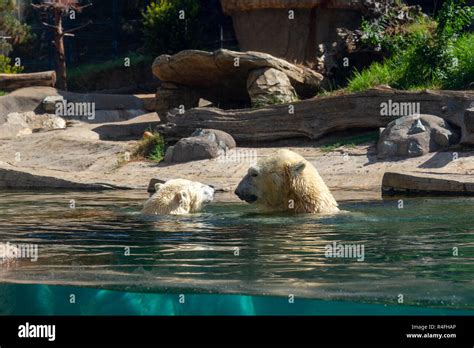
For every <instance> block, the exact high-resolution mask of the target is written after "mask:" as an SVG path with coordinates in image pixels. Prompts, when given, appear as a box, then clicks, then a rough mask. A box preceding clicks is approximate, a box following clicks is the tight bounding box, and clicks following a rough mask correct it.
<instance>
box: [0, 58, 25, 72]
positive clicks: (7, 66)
mask: <svg viewBox="0 0 474 348" xmlns="http://www.w3.org/2000/svg"><path fill="white" fill-rule="evenodd" d="M22 71H23V67H22V66H16V65H13V64H12V60H11V59H10V58H8V57H6V56H3V55H1V54H0V74H19V73H21V72H22Z"/></svg>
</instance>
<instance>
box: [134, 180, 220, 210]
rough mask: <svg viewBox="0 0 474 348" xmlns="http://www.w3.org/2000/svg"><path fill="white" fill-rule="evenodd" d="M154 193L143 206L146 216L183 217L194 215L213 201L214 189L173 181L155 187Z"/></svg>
mask: <svg viewBox="0 0 474 348" xmlns="http://www.w3.org/2000/svg"><path fill="white" fill-rule="evenodd" d="M155 189H156V193H155V194H154V195H153V196H151V197H150V198H149V199H148V200H147V201H146V202H145V204H144V205H143V210H142V213H143V214H146V215H168V214H169V215H184V214H189V213H195V212H198V211H200V210H201V209H202V207H203V206H204V204H206V203H210V202H212V200H213V199H214V189H213V188H212V187H210V186H207V185H204V184H201V183H200V182H196V181H190V180H185V179H173V180H169V181H167V182H166V183H164V184H156V185H155Z"/></svg>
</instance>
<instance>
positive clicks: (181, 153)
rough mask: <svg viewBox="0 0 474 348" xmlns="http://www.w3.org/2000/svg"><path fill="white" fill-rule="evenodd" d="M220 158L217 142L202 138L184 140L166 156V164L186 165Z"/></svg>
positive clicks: (171, 148) (169, 150) (170, 149)
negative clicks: (191, 162)
mask: <svg viewBox="0 0 474 348" xmlns="http://www.w3.org/2000/svg"><path fill="white" fill-rule="evenodd" d="M217 156H219V146H218V144H217V143H216V142H215V141H212V140H210V139H206V138H201V137H190V138H183V139H181V140H180V141H178V142H177V143H176V145H175V146H173V147H170V148H169V149H168V151H167V152H166V155H165V161H166V163H184V162H190V161H198V160H203V159H211V158H216V157H217Z"/></svg>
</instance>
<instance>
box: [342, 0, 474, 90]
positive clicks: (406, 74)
mask: <svg viewBox="0 0 474 348" xmlns="http://www.w3.org/2000/svg"><path fill="white" fill-rule="evenodd" d="M463 4H464V1H462V0H459V1H454V0H447V1H445V3H444V4H443V6H442V8H441V10H440V11H439V14H438V16H437V18H436V23H435V25H433V24H431V23H430V21H427V20H422V21H418V22H417V23H413V24H412V25H411V27H409V28H408V29H409V30H405V32H404V34H403V35H402V34H399V35H395V36H393V37H390V38H388V39H387V38H385V41H386V42H390V41H391V43H390V44H389V45H388V46H387V47H391V48H392V50H393V52H392V56H391V57H390V58H388V59H385V61H384V62H382V63H373V64H372V65H371V66H370V67H369V68H368V69H366V70H364V71H362V72H357V71H356V72H354V75H353V77H352V78H351V80H350V81H349V85H348V90H349V91H360V90H364V89H367V88H370V87H374V86H376V85H377V84H388V85H390V86H392V87H395V88H400V89H419V88H423V87H424V88H440V87H441V88H470V87H472V86H470V85H469V84H470V83H472V81H473V80H472V70H473V67H472V64H473V63H472V59H473V58H472V56H473V53H472V52H473V51H472V45H473V35H474V34H464V35H463V30H464V28H465V27H467V26H468V25H469V24H470V23H471V21H472V18H473V16H474V9H472V8H471V7H467V6H463ZM400 35H401V36H400ZM394 48H396V49H394Z"/></svg>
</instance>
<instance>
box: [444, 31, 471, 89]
mask: <svg viewBox="0 0 474 348" xmlns="http://www.w3.org/2000/svg"><path fill="white" fill-rule="evenodd" d="M453 53H454V57H455V58H456V59H457V61H456V64H455V67H454V68H453V69H452V71H451V74H450V76H449V78H448V79H447V80H446V81H444V84H443V86H444V87H445V88H448V89H465V88H467V89H473V88H474V34H465V35H464V36H462V37H461V38H460V39H459V40H457V41H456V44H455V45H454V49H453Z"/></svg>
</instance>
